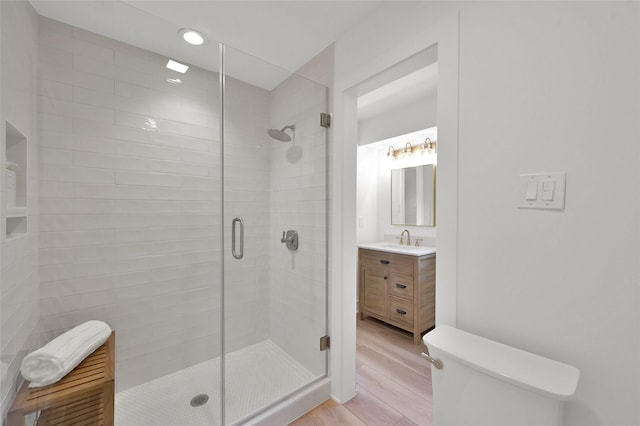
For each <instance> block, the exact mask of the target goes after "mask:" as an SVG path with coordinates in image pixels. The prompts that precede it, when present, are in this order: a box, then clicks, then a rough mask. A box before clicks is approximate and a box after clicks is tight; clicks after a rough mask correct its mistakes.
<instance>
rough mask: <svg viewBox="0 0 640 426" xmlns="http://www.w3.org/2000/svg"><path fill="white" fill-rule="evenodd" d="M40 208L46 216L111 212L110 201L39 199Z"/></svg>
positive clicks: (111, 203) (111, 204) (111, 205)
mask: <svg viewBox="0 0 640 426" xmlns="http://www.w3.org/2000/svg"><path fill="white" fill-rule="evenodd" d="M40 208H41V210H42V211H43V212H46V213H47V214H101V213H107V212H110V211H112V210H113V202H112V201H110V200H83V199H65V198H40Z"/></svg>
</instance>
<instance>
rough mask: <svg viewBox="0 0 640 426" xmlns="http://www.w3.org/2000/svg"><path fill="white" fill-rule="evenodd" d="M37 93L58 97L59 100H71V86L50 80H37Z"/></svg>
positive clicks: (47, 96)
mask: <svg viewBox="0 0 640 426" xmlns="http://www.w3.org/2000/svg"><path fill="white" fill-rule="evenodd" d="M37 93H38V95H40V96H43V97H46V98H53V99H58V100H61V101H72V100H73V86H71V85H70V84H65V83H60V82H57V81H51V80H43V79H40V80H38V92H37Z"/></svg>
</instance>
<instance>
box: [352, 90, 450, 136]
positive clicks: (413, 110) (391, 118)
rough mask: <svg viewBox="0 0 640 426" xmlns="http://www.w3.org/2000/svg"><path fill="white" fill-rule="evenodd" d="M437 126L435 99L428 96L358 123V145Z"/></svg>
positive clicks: (436, 102) (436, 103)
mask: <svg viewBox="0 0 640 426" xmlns="http://www.w3.org/2000/svg"><path fill="white" fill-rule="evenodd" d="M437 125H438V101H437V97H436V96H435V95H434V96H430V97H424V98H422V99H417V100H414V101H412V102H411V103H409V104H407V105H402V106H401V107H398V108H393V109H391V110H389V111H385V112H384V114H380V115H376V116H374V117H371V118H367V119H366V120H359V121H358V144H359V145H364V144H368V143H372V142H376V141H380V140H383V139H388V138H392V137H394V136H397V135H404V134H406V133H411V132H416V131H418V130H422V129H426V128H429V127H434V126H437Z"/></svg>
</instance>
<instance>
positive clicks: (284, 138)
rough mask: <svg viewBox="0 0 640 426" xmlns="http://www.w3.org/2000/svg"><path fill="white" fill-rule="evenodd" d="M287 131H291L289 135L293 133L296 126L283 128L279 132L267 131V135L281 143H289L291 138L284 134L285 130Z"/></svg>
mask: <svg viewBox="0 0 640 426" xmlns="http://www.w3.org/2000/svg"><path fill="white" fill-rule="evenodd" d="M287 129H291V133H293V132H294V131H295V130H296V125H295V124H292V125H290V126H284V127H283V128H282V129H280V130H278V129H268V130H267V133H268V134H269V136H271V137H272V138H273V139H276V140H279V141H281V142H291V136H289V134H288V133H286V132H285V130H287Z"/></svg>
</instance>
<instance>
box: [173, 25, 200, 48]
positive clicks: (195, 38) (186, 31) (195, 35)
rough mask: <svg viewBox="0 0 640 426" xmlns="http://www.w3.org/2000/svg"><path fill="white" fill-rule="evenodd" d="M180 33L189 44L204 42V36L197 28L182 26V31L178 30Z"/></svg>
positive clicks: (197, 44) (198, 44)
mask: <svg viewBox="0 0 640 426" xmlns="http://www.w3.org/2000/svg"><path fill="white" fill-rule="evenodd" d="M178 34H180V37H182V38H183V39H184V41H186V42H187V43H189V44H193V45H195V46H200V45H201V44H202V43H204V36H203V35H202V34H201V33H200V32H198V31H196V30H192V29H190V28H182V29H181V30H180V31H178Z"/></svg>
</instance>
